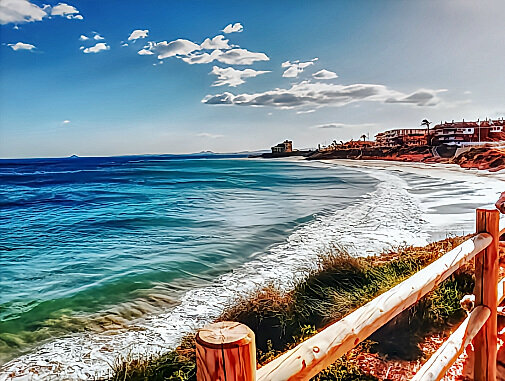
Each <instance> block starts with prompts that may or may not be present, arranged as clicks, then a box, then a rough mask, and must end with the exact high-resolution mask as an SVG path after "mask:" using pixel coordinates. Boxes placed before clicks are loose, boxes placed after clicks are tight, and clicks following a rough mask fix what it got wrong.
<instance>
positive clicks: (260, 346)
mask: <svg viewBox="0 0 505 381" xmlns="http://www.w3.org/2000/svg"><path fill="white" fill-rule="evenodd" d="M465 238H466V237H452V238H447V239H445V240H442V241H438V242H435V243H432V244H429V245H428V246H425V247H400V248H397V249H395V250H391V251H390V252H386V253H383V254H381V255H379V256H374V257H369V258H355V257H352V256H350V255H349V254H348V253H346V251H345V250H342V249H341V248H339V247H330V248H328V249H327V250H326V251H325V252H324V253H322V254H321V256H320V261H319V264H318V267H317V269H316V270H314V271H313V272H312V273H310V274H309V275H308V276H307V277H306V278H305V280H304V281H302V282H300V283H299V284H298V285H296V286H295V288H294V289H293V290H291V291H289V292H281V291H279V290H278V289H277V288H276V287H274V286H273V285H267V286H266V287H265V288H263V289H261V290H259V291H257V292H256V293H255V294H253V295H248V296H244V298H243V299H242V300H241V301H240V302H238V303H235V304H234V305H231V306H229V307H228V308H227V309H226V310H225V311H224V312H223V314H222V316H221V317H220V318H219V319H218V320H233V321H238V322H242V323H244V324H246V325H248V326H249V327H250V328H251V329H252V330H253V331H254V332H255V335H256V346H257V360H258V363H259V364H261V365H264V364H266V363H268V362H269V361H271V360H272V359H274V358H275V357H277V356H279V355H280V354H282V353H283V352H284V351H286V350H288V349H290V348H292V347H294V346H295V345H297V344H298V343H300V342H302V341H304V340H305V339H307V338H309V337H310V336H312V335H313V334H315V333H316V332H317V331H318V330H320V329H322V328H324V327H325V326H327V325H328V324H330V323H332V322H334V321H336V320H339V319H340V318H342V317H343V316H345V315H347V314H348V313H350V312H352V311H353V310H355V309H356V308H359V307H360V306H362V305H363V304H365V303H367V302H368V301H370V300H371V299H373V298H374V297H376V296H377V295H379V294H381V293H383V292H384V291H386V290H388V289H390V288H391V287H393V286H395V285H396V284H398V283H400V282H401V281H403V280H405V279H406V278H408V277H409V276H411V275H413V274H414V273H415V272H417V271H419V270H420V269H422V268H423V267H425V266H426V265H428V264H429V263H431V262H433V261H434V260H436V259H437V258H439V257H440V256H441V255H443V254H444V253H445V252H447V251H449V250H451V249H452V248H454V247H456V246H457V245H459V244H460V243H461V242H462V241H463V240H464V239H465ZM472 288H473V280H472V271H471V269H468V268H465V267H464V268H461V269H460V270H458V271H457V272H456V273H454V274H453V275H452V276H451V277H450V278H449V279H447V280H446V281H445V282H443V284H442V285H441V286H440V287H438V288H437V289H436V290H434V291H433V292H431V293H430V294H428V295H427V296H426V297H424V298H422V299H421V300H419V301H418V302H417V303H416V304H415V305H414V306H412V307H411V308H409V309H407V310H406V311H404V312H402V313H401V314H400V315H399V316H397V317H396V318H395V319H393V320H392V321H391V322H389V323H388V324H387V325H385V326H384V327H382V328H381V329H379V330H378V331H376V332H375V333H374V334H373V335H372V336H370V337H369V339H368V340H367V341H365V342H364V343H362V344H360V345H359V346H358V347H356V348H355V349H353V350H352V351H350V352H349V353H348V354H347V355H345V356H343V357H342V358H340V359H338V361H336V362H335V363H334V364H333V365H332V366H331V367H329V368H328V369H326V370H325V371H323V372H321V373H320V374H319V375H318V376H317V377H315V378H314V379H315V380H376V379H382V378H384V376H385V373H386V370H387V374H388V377H389V378H392V377H394V374H393V373H394V370H393V371H392V372H391V364H393V363H394V362H398V361H401V362H403V363H404V364H407V363H409V362H412V363H417V362H418V361H419V360H422V358H423V357H424V356H425V355H426V353H424V351H423V349H422V348H423V342H425V340H426V338H427V337H429V336H431V335H434V334H437V335H443V334H444V333H445V332H447V331H448V329H450V327H452V326H453V325H454V324H456V323H457V322H459V321H461V320H462V319H463V317H464V316H465V312H464V311H463V310H462V309H461V307H460V300H461V298H462V297H463V296H464V295H465V294H468V293H471V291H472ZM370 360H373V361H374V365H373V370H372V369H371V368H372V367H371V366H370ZM403 368H404V369H403V370H402V371H403V372H408V366H403ZM381 372H383V373H382V374H381ZM195 379H196V360H195V353H194V338H193V337H185V338H184V339H183V340H182V342H181V344H180V346H179V347H178V348H176V349H175V350H173V351H170V352H168V353H166V354H163V355H159V356H150V357H146V358H143V359H128V358H127V359H123V360H120V361H117V363H116V364H115V365H114V376H113V380H181V381H182V380H195Z"/></svg>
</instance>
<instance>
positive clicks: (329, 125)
mask: <svg viewBox="0 0 505 381" xmlns="http://www.w3.org/2000/svg"><path fill="white" fill-rule="evenodd" d="M373 126H375V124H373V123H361V124H352V123H324V124H318V125H316V126H312V127H311V128H320V129H338V128H347V127H350V128H369V127H373Z"/></svg>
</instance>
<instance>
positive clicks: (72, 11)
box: [51, 3, 82, 20]
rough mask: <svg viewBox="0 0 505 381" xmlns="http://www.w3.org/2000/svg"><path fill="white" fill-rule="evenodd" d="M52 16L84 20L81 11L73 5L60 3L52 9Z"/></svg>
mask: <svg viewBox="0 0 505 381" xmlns="http://www.w3.org/2000/svg"><path fill="white" fill-rule="evenodd" d="M51 16H62V17H66V18H67V19H79V20H82V16H81V15H80V14H79V11H78V10H77V9H76V8H75V7H74V6H72V5H68V4H65V3H59V4H58V5H55V6H54V7H52V8H51Z"/></svg>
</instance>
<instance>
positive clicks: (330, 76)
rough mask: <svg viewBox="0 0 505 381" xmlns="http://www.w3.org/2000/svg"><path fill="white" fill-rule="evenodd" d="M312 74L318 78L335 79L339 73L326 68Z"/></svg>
mask: <svg viewBox="0 0 505 381" xmlns="http://www.w3.org/2000/svg"><path fill="white" fill-rule="evenodd" d="M312 76H313V77H314V78H316V79H334V78H337V77H338V75H337V73H335V72H333V71H329V70H326V69H323V70H319V71H318V72H317V73H314V74H312Z"/></svg>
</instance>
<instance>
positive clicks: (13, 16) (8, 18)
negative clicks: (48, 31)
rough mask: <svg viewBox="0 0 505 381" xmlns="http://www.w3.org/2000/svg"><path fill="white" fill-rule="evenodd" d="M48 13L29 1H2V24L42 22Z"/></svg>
mask: <svg viewBox="0 0 505 381" xmlns="http://www.w3.org/2000/svg"><path fill="white" fill-rule="evenodd" d="M46 16H47V13H46V12H45V11H44V9H42V8H40V7H39V6H37V5H35V4H32V3H30V2H29V1H28V0H2V1H1V2H0V24H9V23H23V22H33V21H41V20H42V19H43V18H44V17H46Z"/></svg>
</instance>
